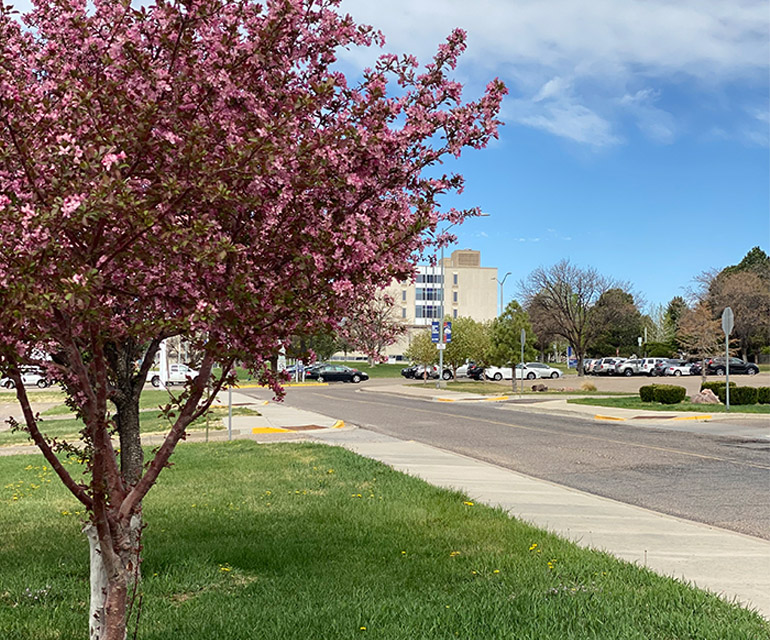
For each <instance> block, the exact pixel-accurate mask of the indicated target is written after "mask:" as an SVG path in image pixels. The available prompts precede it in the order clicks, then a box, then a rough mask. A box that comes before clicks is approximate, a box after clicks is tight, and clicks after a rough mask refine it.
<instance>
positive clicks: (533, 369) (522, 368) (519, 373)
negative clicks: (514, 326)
mask: <svg viewBox="0 0 770 640" xmlns="http://www.w3.org/2000/svg"><path fill="white" fill-rule="evenodd" d="M514 370H515V372H516V378H517V379H518V380H534V379H535V378H560V377H561V375H562V372H561V370H559V369H556V368H555V367H551V366H549V365H547V364H543V363H542V362H527V363H526V364H524V365H522V364H518V365H516V367H515V368H514V367H483V366H480V365H476V364H474V363H472V362H470V363H468V364H464V365H462V366H460V367H457V377H458V378H470V379H471V380H512V379H513V376H514ZM401 375H402V376H404V377H405V378H415V379H417V380H422V379H424V378H428V379H431V380H437V379H438V378H439V376H440V377H442V378H443V379H444V380H451V379H452V378H453V377H454V374H453V372H452V369H450V368H447V367H445V368H444V370H443V372H440V371H439V368H438V366H437V365H435V364H434V365H428V366H424V365H412V366H411V367H406V368H404V369H401Z"/></svg>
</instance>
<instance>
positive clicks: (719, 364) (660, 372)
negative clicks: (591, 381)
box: [583, 358, 759, 377]
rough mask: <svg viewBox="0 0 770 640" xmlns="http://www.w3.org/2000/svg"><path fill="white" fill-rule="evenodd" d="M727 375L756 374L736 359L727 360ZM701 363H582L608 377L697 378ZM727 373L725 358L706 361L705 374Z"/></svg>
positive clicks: (621, 360) (652, 360)
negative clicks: (728, 373) (728, 370)
mask: <svg viewBox="0 0 770 640" xmlns="http://www.w3.org/2000/svg"><path fill="white" fill-rule="evenodd" d="M729 364H730V373H735V374H747V375H750V376H753V375H756V374H757V373H759V367H758V366H757V365H755V364H754V363H752V362H746V361H745V360H741V359H740V358H730V362H729ZM702 366H703V361H702V360H689V361H688V360H678V359H676V358H630V359H629V358H597V359H587V360H585V361H584V362H583V369H584V371H585V372H586V373H587V374H591V375H597V376H598V375H608V376H629V377H630V376H639V375H646V376H699V375H701V372H702ZM726 371H727V364H726V361H725V358H706V374H707V375H718V376H723V375H725V372H726Z"/></svg>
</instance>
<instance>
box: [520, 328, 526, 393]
mask: <svg viewBox="0 0 770 640" xmlns="http://www.w3.org/2000/svg"><path fill="white" fill-rule="evenodd" d="M520 338H521V394H520V395H524V341H525V340H526V339H527V332H526V331H525V330H524V329H522V330H521V336H520Z"/></svg>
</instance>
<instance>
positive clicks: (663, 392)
mask: <svg viewBox="0 0 770 640" xmlns="http://www.w3.org/2000/svg"><path fill="white" fill-rule="evenodd" d="M730 395H731V396H732V394H730ZM686 396H687V389H685V388H684V387H678V386H676V385H673V384H656V385H653V397H654V398H655V402H660V403H661V404H678V403H680V402H682V400H684V399H685V397H686Z"/></svg>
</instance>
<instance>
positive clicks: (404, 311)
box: [401, 307, 406, 318]
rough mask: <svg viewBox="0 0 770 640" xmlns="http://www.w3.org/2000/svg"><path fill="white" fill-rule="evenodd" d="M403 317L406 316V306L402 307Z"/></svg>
mask: <svg viewBox="0 0 770 640" xmlns="http://www.w3.org/2000/svg"><path fill="white" fill-rule="evenodd" d="M401 317H402V318H406V307H401Z"/></svg>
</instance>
